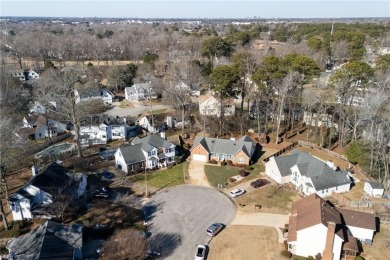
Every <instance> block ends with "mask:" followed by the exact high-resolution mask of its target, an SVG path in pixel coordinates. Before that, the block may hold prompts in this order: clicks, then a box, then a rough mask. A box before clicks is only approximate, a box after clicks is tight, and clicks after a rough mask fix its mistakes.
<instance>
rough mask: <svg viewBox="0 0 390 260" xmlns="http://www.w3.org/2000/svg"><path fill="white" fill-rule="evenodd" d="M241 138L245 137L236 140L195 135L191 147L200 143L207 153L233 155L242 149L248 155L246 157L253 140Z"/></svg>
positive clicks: (249, 154)
mask: <svg viewBox="0 0 390 260" xmlns="http://www.w3.org/2000/svg"><path fill="white" fill-rule="evenodd" d="M243 140H247V139H246V138H245V137H241V138H240V139H238V140H228V139H218V138H209V137H196V138H195V140H194V145H193V146H192V147H195V146H196V145H198V144H199V143H200V144H201V145H202V146H203V147H204V148H205V149H206V150H207V151H208V152H209V153H222V154H231V155H234V154H236V153H238V152H239V151H241V150H242V151H243V152H244V153H245V154H246V155H248V157H250V156H251V150H252V144H253V142H247V141H243Z"/></svg>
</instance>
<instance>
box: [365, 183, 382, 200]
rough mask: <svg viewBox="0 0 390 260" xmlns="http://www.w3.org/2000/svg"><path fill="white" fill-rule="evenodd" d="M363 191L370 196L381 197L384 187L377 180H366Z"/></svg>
mask: <svg viewBox="0 0 390 260" xmlns="http://www.w3.org/2000/svg"><path fill="white" fill-rule="evenodd" d="M364 192H366V193H367V194H368V195H369V196H371V197H374V198H381V197H382V196H383V193H384V192H385V188H384V187H383V185H382V184H380V183H378V182H368V181H366V182H365V183H364Z"/></svg>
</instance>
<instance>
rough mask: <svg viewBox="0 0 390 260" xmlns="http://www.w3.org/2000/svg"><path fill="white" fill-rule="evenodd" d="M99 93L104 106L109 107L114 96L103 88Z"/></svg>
mask: <svg viewBox="0 0 390 260" xmlns="http://www.w3.org/2000/svg"><path fill="white" fill-rule="evenodd" d="M100 91H101V98H102V100H103V102H104V104H106V105H111V104H112V102H113V100H114V98H115V94H114V93H112V92H111V91H110V90H108V89H105V88H103V89H101V90H100Z"/></svg>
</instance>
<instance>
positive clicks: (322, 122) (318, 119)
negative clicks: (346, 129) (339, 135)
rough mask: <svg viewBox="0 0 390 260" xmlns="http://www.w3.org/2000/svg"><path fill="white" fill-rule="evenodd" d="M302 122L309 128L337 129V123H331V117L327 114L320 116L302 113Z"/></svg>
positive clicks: (306, 112)
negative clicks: (324, 127) (309, 126)
mask: <svg viewBox="0 0 390 260" xmlns="http://www.w3.org/2000/svg"><path fill="white" fill-rule="evenodd" d="M303 122H305V124H306V125H311V126H317V127H320V126H326V127H332V126H333V127H336V129H337V127H338V124H337V123H334V122H332V115H329V114H326V113H324V114H320V113H311V112H308V111H304V112H303Z"/></svg>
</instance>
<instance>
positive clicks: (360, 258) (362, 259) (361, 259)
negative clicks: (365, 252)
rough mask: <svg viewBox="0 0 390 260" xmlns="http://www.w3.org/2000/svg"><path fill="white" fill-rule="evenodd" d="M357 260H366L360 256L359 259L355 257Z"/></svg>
mask: <svg viewBox="0 0 390 260" xmlns="http://www.w3.org/2000/svg"><path fill="white" fill-rule="evenodd" d="M355 260H364V257H362V256H360V255H358V256H357V257H355Z"/></svg>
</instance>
